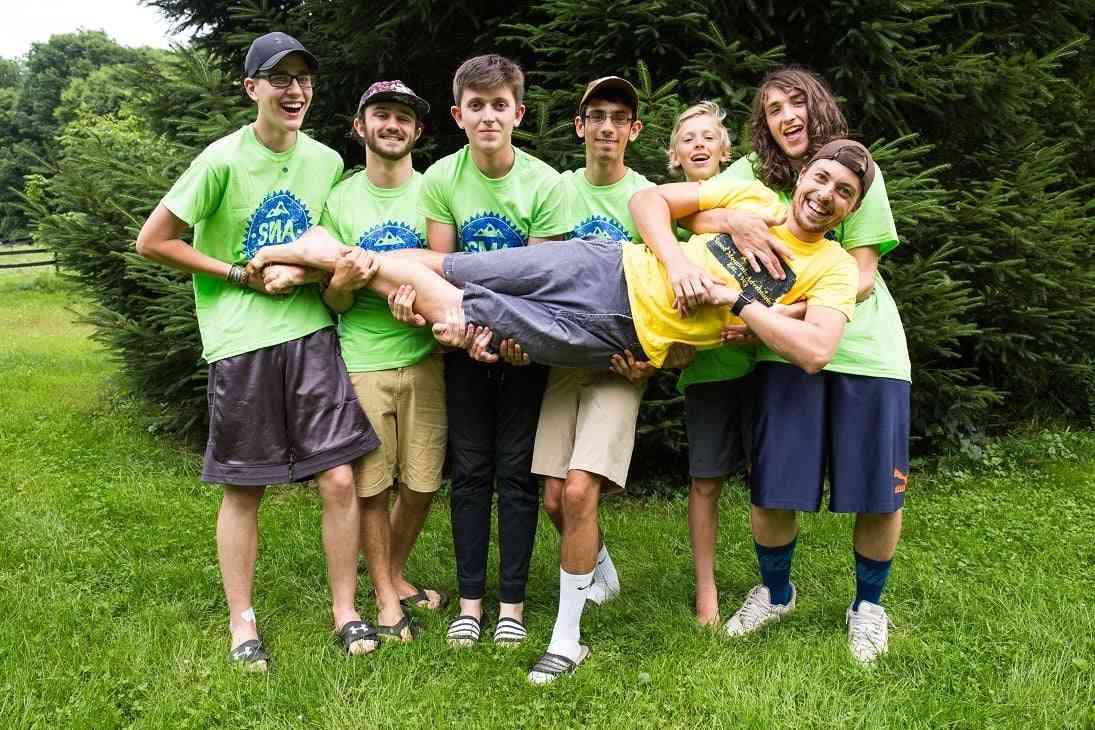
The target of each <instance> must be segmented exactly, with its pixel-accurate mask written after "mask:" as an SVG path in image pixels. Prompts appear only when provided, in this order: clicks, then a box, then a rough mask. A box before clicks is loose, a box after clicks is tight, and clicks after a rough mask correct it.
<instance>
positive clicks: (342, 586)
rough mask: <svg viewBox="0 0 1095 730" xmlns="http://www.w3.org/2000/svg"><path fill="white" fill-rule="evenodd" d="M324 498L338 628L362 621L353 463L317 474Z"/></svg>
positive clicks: (325, 534)
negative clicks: (356, 598)
mask: <svg viewBox="0 0 1095 730" xmlns="http://www.w3.org/2000/svg"><path fill="white" fill-rule="evenodd" d="M316 485H317V486H318V487H319V495H320V497H321V498H322V499H323V552H324V554H325V555H326V557H327V578H328V580H329V582H330V584H331V609H332V613H333V615H334V621H335V628H336V629H339V628H341V627H342V626H343V625H345V624H346V622H347V621H360V620H361V616H360V615H358V612H357V609H356V608H355V607H354V593H355V591H356V588H357V541H358V532H359V530H360V512H359V510H358V505H357V495H356V494H355V493H354V472H353V467H351V466H350V465H349V464H343V465H342V466H336V467H335V468H333V469H328V470H327V471H325V472H322V473H320V474H317V475H316Z"/></svg>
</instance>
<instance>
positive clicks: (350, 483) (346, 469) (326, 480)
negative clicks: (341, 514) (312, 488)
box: [316, 465, 357, 508]
mask: <svg viewBox="0 0 1095 730" xmlns="http://www.w3.org/2000/svg"><path fill="white" fill-rule="evenodd" d="M316 485H317V487H318V489H319V495H320V497H321V498H322V499H323V504H324V505H325V506H331V507H339V508H348V507H351V506H353V504H354V501H355V500H356V499H357V494H356V493H355V491H354V470H353V469H352V468H351V467H350V466H348V465H347V466H340V467H337V468H335V469H331V470H329V471H327V472H325V473H324V474H323V475H322V476H320V477H319V478H318V479H316Z"/></svg>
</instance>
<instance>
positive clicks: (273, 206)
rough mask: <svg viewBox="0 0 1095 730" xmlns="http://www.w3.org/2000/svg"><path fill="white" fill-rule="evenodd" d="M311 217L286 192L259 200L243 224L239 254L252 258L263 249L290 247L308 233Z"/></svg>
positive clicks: (304, 206) (302, 206)
mask: <svg viewBox="0 0 1095 730" xmlns="http://www.w3.org/2000/svg"><path fill="white" fill-rule="evenodd" d="M311 225H312V217H311V215H309V214H308V207H307V206H306V205H304V203H302V202H301V201H300V200H299V199H298V198H297V197H296V196H295V195H293V194H292V193H290V192H289V191H288V190H279V191H277V192H273V193H270V194H269V195H267V196H266V197H265V198H263V200H262V203H260V204H259V207H258V209H257V210H256V211H255V213H254V215H252V216H251V220H250V221H248V223H247V237H246V238H245V239H244V241H243V252H244V255H245V256H246V257H247V258H251V257H252V256H254V255H255V254H256V253H257V252H258V250H259V249H260V248H262V247H263V246H276V245H278V244H281V243H291V242H293V241H295V240H297V238H298V237H299V236H300V234H302V233H304V232H305V231H306V230H308V228H309V227H311Z"/></svg>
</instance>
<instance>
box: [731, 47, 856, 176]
mask: <svg viewBox="0 0 1095 730" xmlns="http://www.w3.org/2000/svg"><path fill="white" fill-rule="evenodd" d="M772 87H775V88H777V89H779V90H780V91H782V92H783V93H785V94H791V93H792V92H795V91H798V92H801V93H802V94H804V95H805V96H806V112H807V116H808V119H807V125H806V132H807V134H808V136H809V139H810V145H809V149H808V150H807V151H806V156H805V158H806V159H807V160H808V159H810V157H811V156H813V154H814V153H815V152H817V151H818V150H819V149H821V148H822V146H824V145H825V143H826V142H829V141H830V140H833V139H837V138H840V137H847V136H848V122H847V121H846V120H845V119H844V115H843V114H842V113H841V111H840V109H839V108H838V107H837V105H836V100H835V99H833V92H831V91H830V90H829V87H828V86H827V85H826V84H825V82H824V81H823V80H822V79H821V77H820V76H818V75H817V74H815V73H814V72H812V71H810V70H809V69H807V68H805V67H803V66H781V67H780V68H777V69H775V70H774V71H769V72H768V74H767V75H765V77H764V78H763V79H762V80H761V82H760V86H759V87H757V94H756V96H754V97H753V107H752V109H751V110H750V112H749V128H750V140H751V142H752V144H753V152H754V153H755V154H756V159H754V160H753V174H754V175H756V177H757V179H758V180H760V181H761V182H762V183H764V184H765V185H767V186H768V187H769V188H771V189H772V190H790V189H791V188H793V187H794V185H795V179H796V178H797V177H798V173H797V171H796V170H795V168H794V166H793V165H792V163H791V159H790V158H788V157H787V155H786V154H785V153H784V152H783V150H782V149H781V148H780V146H779V144H777V143H776V140H775V139H774V138H773V137H772V132H771V131H770V130H769V129H768V118H767V115H766V114H765V110H764V106H765V102H766V97H767V95H768V89H770V88H772Z"/></svg>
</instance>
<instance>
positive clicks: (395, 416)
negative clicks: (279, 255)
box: [320, 80, 448, 640]
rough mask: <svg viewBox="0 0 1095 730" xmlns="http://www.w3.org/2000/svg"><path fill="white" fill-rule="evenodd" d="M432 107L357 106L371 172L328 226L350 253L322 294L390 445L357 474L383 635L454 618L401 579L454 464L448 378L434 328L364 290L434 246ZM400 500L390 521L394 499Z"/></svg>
mask: <svg viewBox="0 0 1095 730" xmlns="http://www.w3.org/2000/svg"><path fill="white" fill-rule="evenodd" d="M429 109H430V106H429V104H427V103H426V101H425V100H424V99H422V98H420V97H419V96H418V95H417V94H415V93H414V91H412V90H411V89H410V88H409V87H407V85H406V84H404V83H403V82H402V81H398V80H396V81H378V82H376V83H375V84H373V85H372V86H370V87H369V88H368V89H367V90H366V91H365V93H364V94H362V95H361V99H360V101H359V102H358V105H357V114H356V116H355V117H354V121H353V134H354V136H355V137H356V138H357V139H359V140H360V141H361V143H362V145H363V146H364V147H365V170H364V171H362V172H359V173H356V174H354V175H352V176H350V177H349V178H347V179H345V180H343V181H342V182H341V183H339V184H338V185H336V186H335V189H334V190H332V191H331V195H330V197H329V198H328V199H327V207H326V209H325V210H324V211H323V216H322V217H321V218H320V223H321V224H322V225H323V227H324V228H326V229H327V230H328V231H330V232H331V233H332V234H334V236H335V237H336V238H338V239H339V240H340V241H341V242H342V243H343V244H344V245H346V246H349V247H351V251H350V253H349V254H347V255H345V256H344V257H343V258H341V259H340V261H339V265H338V267H336V269H335V271H334V274H333V276H332V278H331V283H330V285H329V286H328V287H327V289H326V291H325V292H324V294H323V298H324V301H326V302H327V305H328V306H329V307H330V308H331V309H333V310H334V311H336V312H339V313H341V316H340V318H339V328H338V331H339V340H340V341H341V344H342V356H343V358H344V359H345V360H346V367H347V368H348V369H349V371H350V379H351V380H352V381H353V383H354V389H355V390H356V392H357V397H358V400H359V401H360V402H361V405H362V407H363V408H364V409H365V413H366V414H367V415H368V416H369V420H370V421H371V422H372V423H373V424H374V426H375V427H376V429H377V431H378V433H379V434H380V437H381V446H380V448H379V449H377V450H376V451H373V452H372V453H370V454H368V455H366V456H364V457H362V458H361V459H360V460H358V462H357V463H356V464H355V469H354V473H355V479H356V483H357V496H358V497H359V498H360V501H361V510H362V521H361V541H362V547H363V550H364V552H365V559H366V562H367V563H368V566H369V576H370V578H371V579H372V582H373V587H374V589H375V591H376V602H377V623H378V624H379V626H378V631H379V633H380V636H381V637H389V636H391V637H398V638H400V639H403V640H407V639H409V638H410V636H411V632H410V619H409V618H408V617H407V616H406V615H405V614H404V612H403V610H402V607H401V605H400V604H402V606H405V607H407V608H411V607H420V608H430V609H440V608H444V607H445V605H446V604H447V603H448V596H447V595H446V594H445V593H443V592H440V591H436V590H429V589H424V588H419V587H416V586H415V585H413V584H411V583H410V582H408V581H407V580H406V578H405V577H404V576H403V570H404V567H405V566H406V563H407V558H408V556H409V555H410V552H411V549H412V548H413V547H414V543H415V540H416V539H417V538H418V534H419V532H420V531H421V529H422V524H423V522H424V521H425V519H426V515H427V513H428V512H429V509H430V502H431V500H432V499H433V495H434V493H435V492H436V491H437V490H438V488H439V487H440V486H441V467H442V465H443V464H444V461H445V437H446V432H447V423H446V419H445V379H444V370H443V368H442V363H441V356H440V354H439V353H438V352H437V343H436V342H435V341H434V339H433V336H432V334H431V333H430V331H429V329H428V328H425V327H414V326H411V325H408V324H404V323H402V322H400V321H398V320H397V319H395V318H394V317H393V316H392V314H391V312H390V311H389V310H388V304H387V302H385V300H384V298H383V297H380V296H378V295H376V294H373V293H372V292H370V291H368V289H366V288H365V285H366V284H367V283H368V281H369V279H370V278H371V276H372V273H373V271H374V270H375V266H374V265H372V262H373V258H372V257H371V256H369V255H368V254H367V252H371V253H374V254H382V253H386V252H389V251H396V250H399V249H406V248H425V247H426V219H425V218H424V217H423V216H422V215H421V214H420V213H419V212H418V211H417V205H418V192H419V188H420V187H421V184H422V175H421V174H419V173H417V172H415V171H414V168H413V167H411V151H412V150H413V149H414V146H415V142H416V141H417V140H418V138H419V136H420V135H421V134H422V120H423V117H424V116H425V115H426V114H427V113H428V112H429ZM393 483H397V484H398V489H399V494H398V497H397V498H396V502H395V509H394V510H393V511H392V514H391V519H390V522H389V515H388V490H389V489H390V488H391V487H392V484H393Z"/></svg>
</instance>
